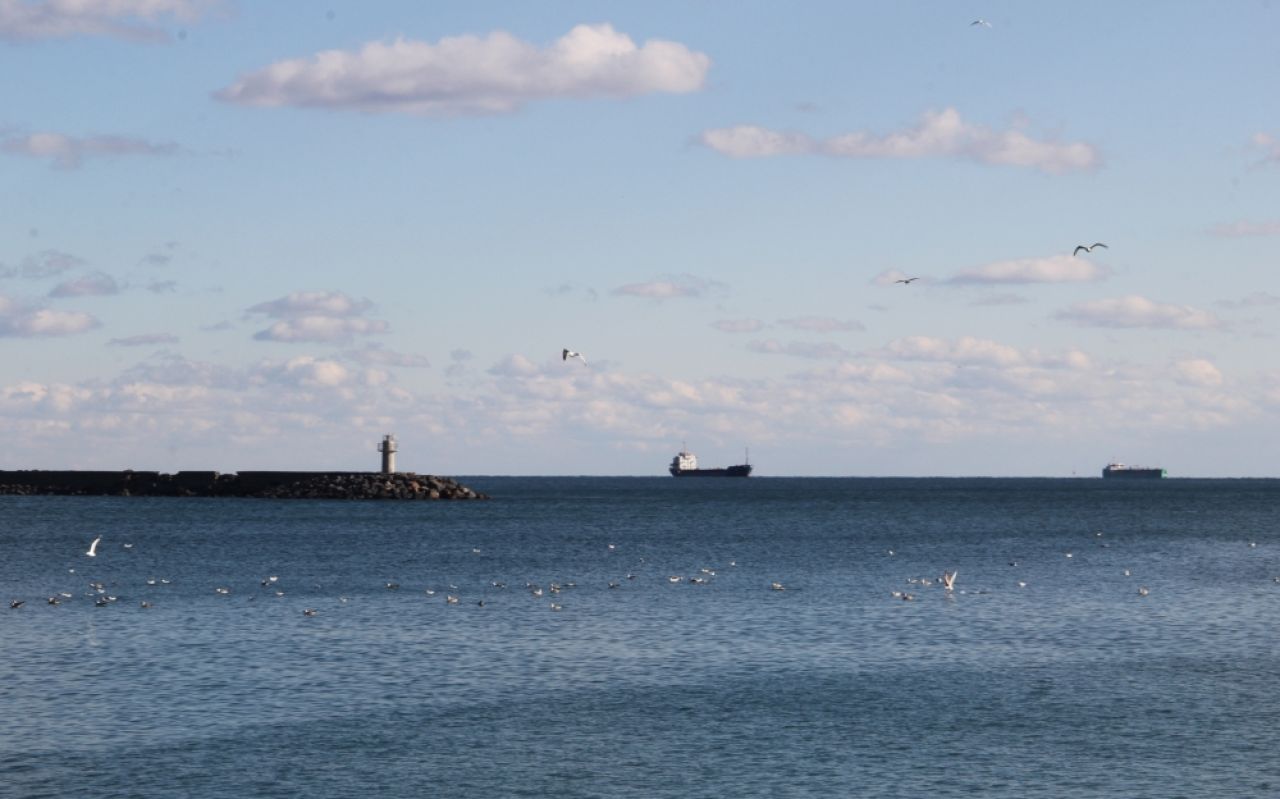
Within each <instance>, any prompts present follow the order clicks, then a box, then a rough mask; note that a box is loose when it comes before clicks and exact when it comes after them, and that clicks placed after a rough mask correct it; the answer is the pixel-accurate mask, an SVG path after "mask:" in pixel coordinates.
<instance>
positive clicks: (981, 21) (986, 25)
mask: <svg viewBox="0 0 1280 799" xmlns="http://www.w3.org/2000/svg"><path fill="white" fill-rule="evenodd" d="M974 25H981V26H983V27H984V28H990V27H991V23H990V22H987V21H986V20H985V19H975V20H974V21H973V22H970V23H969V27H970V28H972V27H973V26H974Z"/></svg>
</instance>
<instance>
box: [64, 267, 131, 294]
mask: <svg viewBox="0 0 1280 799" xmlns="http://www.w3.org/2000/svg"><path fill="white" fill-rule="evenodd" d="M119 293H120V285H119V284H118V283H116V279H115V278H113V277H112V276H111V275H108V274H107V273H106V272H96V273H94V274H92V275H85V276H84V277H80V278H76V279H75V280H68V281H66V282H64V283H59V284H58V285H57V286H54V287H53V289H52V290H51V291H50V292H49V296H50V297H106V296H109V295H112V294H119Z"/></svg>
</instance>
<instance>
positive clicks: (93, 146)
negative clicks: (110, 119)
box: [0, 133, 178, 169]
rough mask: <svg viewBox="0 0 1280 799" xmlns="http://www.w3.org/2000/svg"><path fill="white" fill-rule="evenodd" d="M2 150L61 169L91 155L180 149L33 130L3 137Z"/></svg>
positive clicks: (116, 138)
mask: <svg viewBox="0 0 1280 799" xmlns="http://www.w3.org/2000/svg"><path fill="white" fill-rule="evenodd" d="M0 150H2V151H4V152H7V153H13V154H15V155H27V156H31V157H33V158H45V159H48V160H49V162H50V163H52V164H53V165H54V166H56V167H59V168H61V169H75V168H76V167H79V166H81V165H82V164H83V163H84V161H85V159H87V158H110V157H114V156H122V155H142V156H158V155H159V156H164V155H173V154H174V153H176V152H178V146H177V145H176V144H172V143H166V142H150V141H147V140H145V139H139V138H134V137H130V136H85V137H77V136H67V135H65V134H62V133H32V134H29V135H26V136H10V137H8V138H6V139H2V140H0Z"/></svg>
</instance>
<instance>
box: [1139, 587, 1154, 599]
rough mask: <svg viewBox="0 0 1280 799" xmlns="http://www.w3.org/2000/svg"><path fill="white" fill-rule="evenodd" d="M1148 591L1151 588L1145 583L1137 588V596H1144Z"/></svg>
mask: <svg viewBox="0 0 1280 799" xmlns="http://www.w3.org/2000/svg"><path fill="white" fill-rule="evenodd" d="M1149 593H1151V589H1149V588H1147V587H1146V586H1145V585H1144V586H1140V587H1139V588H1138V596H1146V595H1147V594H1149Z"/></svg>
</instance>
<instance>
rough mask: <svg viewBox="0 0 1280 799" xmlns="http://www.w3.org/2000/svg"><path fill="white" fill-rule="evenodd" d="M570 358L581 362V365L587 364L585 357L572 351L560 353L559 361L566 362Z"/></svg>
mask: <svg viewBox="0 0 1280 799" xmlns="http://www.w3.org/2000/svg"><path fill="white" fill-rule="evenodd" d="M570 358H577V359H579V360H581V361H582V362H583V363H586V362H587V356H585V355H583V354H582V353H580V352H574V351H573V350H564V351H562V352H561V353H560V360H562V361H567V360H569V359H570Z"/></svg>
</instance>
